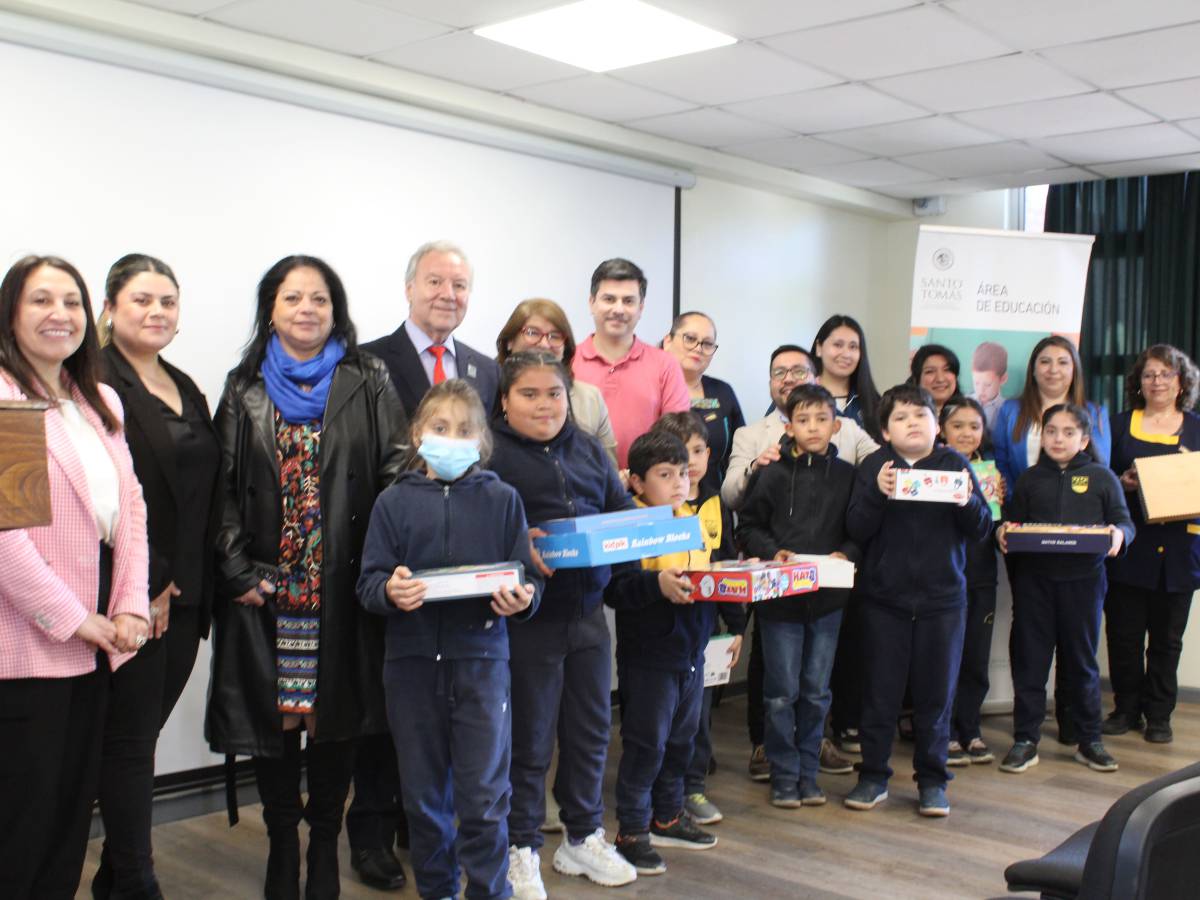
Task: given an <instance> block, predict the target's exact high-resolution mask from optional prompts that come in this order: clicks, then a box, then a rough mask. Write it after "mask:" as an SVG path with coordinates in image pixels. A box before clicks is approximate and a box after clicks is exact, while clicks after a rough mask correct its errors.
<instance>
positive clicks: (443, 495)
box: [358, 379, 541, 898]
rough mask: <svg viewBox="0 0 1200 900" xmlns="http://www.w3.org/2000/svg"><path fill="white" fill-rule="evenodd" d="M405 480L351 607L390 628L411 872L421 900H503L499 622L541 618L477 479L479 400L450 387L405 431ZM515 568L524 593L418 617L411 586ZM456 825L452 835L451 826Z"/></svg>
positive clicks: (386, 499)
mask: <svg viewBox="0 0 1200 900" xmlns="http://www.w3.org/2000/svg"><path fill="white" fill-rule="evenodd" d="M412 440H413V445H414V449H415V451H416V454H417V457H416V459H415V460H414V464H415V468H414V469H413V470H412V471H409V472H406V473H404V474H403V475H401V476H400V478H399V479H397V481H396V483H395V484H394V485H392V486H391V487H389V488H388V489H387V490H385V491H384V492H383V493H382V494H380V495H379V499H378V500H376V502H375V508H374V510H373V511H372V513H371V524H370V527H369V528H368V530H367V538H366V543H365V545H364V547H363V564H362V574H361V576H360V577H359V581H358V596H359V600H360V602H361V603H362V605H363V606H364V607H365V608H366V609H368V610H370V611H371V612H375V613H380V614H383V615H386V616H387V617H388V621H387V644H386V651H385V656H384V670H383V680H384V692H385V697H386V700H387V714H388V724H389V725H390V727H391V732H392V739H393V740H394V741H395V744H396V755H397V758H398V761H399V766H400V781H401V783H402V784H403V785H404V807H405V812H406V813H407V815H408V822H409V835H410V842H411V843H410V846H411V850H412V865H413V871H414V873H415V876H416V881H417V888H418V890H419V891H420V894H421V896H422V897H456V896H458V891H459V862H461V863H462V867H463V869H465V870H466V873H467V893H466V896H468V897H480V898H483V897H487V898H500V897H507V896H508V895H509V889H508V885H507V883H506V882H507V875H508V832H507V825H506V823H507V816H508V804H509V793H510V790H509V782H508V768H509V747H510V734H511V728H512V721H511V716H510V712H509V671H508V654H509V649H508V630H507V628H506V627H505V621H506V619H508V618H509V617H514V618H515V619H527V618H529V616H531V615H532V614H533V612H534V610H535V609H536V607H537V601H538V595H539V593H540V590H541V576H540V574H539V573H538V572H537V570H536V569H535V567H534V563H533V559H532V557H531V555H530V544H529V529H528V526H527V525H526V522H525V511H524V508H523V507H522V505H521V499H520V497H518V496H517V493H516V491H514V490H513V489H512V488H511V487H509V486H508V485H506V484H504V483H503V482H502V481H500V479H499V478H497V477H496V475H495V474H493V473H492V472H488V471H484V470H482V469H480V468H479V467H478V465H477V463H480V462H482V461H485V460H486V458H487V456H488V454H489V452H490V444H491V440H490V435H489V434H488V431H487V426H486V416H485V413H484V410H483V404H482V403H481V402H480V399H479V395H478V394H476V393H475V390H474V388H472V387H471V386H470V385H469V384H468V383H467V382H465V381H462V380H459V379H451V380H449V381H445V382H442V383H441V384H439V385H436V386H435V387H434V388H433V389H431V390H430V391H429V393H428V394H426V395H425V399H424V400H423V401H421V405H420V406H419V407H418V408H417V411H416V415H415V417H414V419H413V426H412ZM506 561H517V562H521V563H522V564H523V565H524V566H525V574H526V578H527V583H525V584H523V585H519V586H518V587H516V588H514V589H512V590H509V589H507V588H505V589H501V590H499V591H496V592H495V593H494V594H492V595H491V596H490V597H479V598H468V599H461V600H450V601H444V602H431V603H429V604H425V603H424V597H425V594H426V585H425V584H424V583H423V582H422V581H421V580H420V579H419V578H415V577H413V575H414V572H416V573H419V571H420V570H422V569H432V568H438V567H442V566H461V565H485V564H490V563H498V562H506ZM456 817H457V819H458V829H457V835H456V833H455V818H456Z"/></svg>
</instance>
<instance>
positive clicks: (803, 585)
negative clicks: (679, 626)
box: [685, 562, 818, 603]
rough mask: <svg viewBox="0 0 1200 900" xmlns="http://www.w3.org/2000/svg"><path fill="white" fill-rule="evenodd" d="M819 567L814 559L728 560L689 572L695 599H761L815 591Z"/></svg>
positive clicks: (744, 600)
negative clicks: (746, 561)
mask: <svg viewBox="0 0 1200 900" xmlns="http://www.w3.org/2000/svg"><path fill="white" fill-rule="evenodd" d="M817 571H818V570H817V564H816V563H811V562H795V563H792V562H786V563H776V562H758V563H743V562H727V563H713V565H712V567H711V568H709V569H708V570H706V571H696V572H687V573H685V574H686V575H687V577H688V578H690V579H691V580H692V584H693V585H694V586H695V588H694V590H693V591H692V599H693V600H712V601H716V602H719V603H758V602H759V601H761V600H773V599H775V598H776V597H791V596H793V595H795V594H807V593H808V592H809V591H815V590H816V589H817Z"/></svg>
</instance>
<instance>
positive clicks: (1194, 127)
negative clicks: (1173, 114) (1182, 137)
mask: <svg viewBox="0 0 1200 900" xmlns="http://www.w3.org/2000/svg"><path fill="white" fill-rule="evenodd" d="M1175 124H1176V125H1178V126H1179V127H1180V128H1182V129H1183V130H1184V131H1186V132H1187V133H1188V134H1194V135H1196V136H1197V137H1200V119H1185V120H1184V121H1182V122H1176V123H1175Z"/></svg>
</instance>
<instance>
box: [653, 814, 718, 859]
mask: <svg viewBox="0 0 1200 900" xmlns="http://www.w3.org/2000/svg"><path fill="white" fill-rule="evenodd" d="M650 843H651V844H652V845H653V846H655V847H678V848H679V849H681V850H710V849H712V848H713V847H715V846H717V836H716V835H715V834H711V833H710V832H707V831H705V830H704V829H703V828H699V827H697V825H696V823H695V822H693V821H692V817H691V816H689V815H688V814H687V813H686V812H681V813H680V814H679V815H677V816H676V817H675V818H674V819H673V820H672V821H670V822H667V823H666V824H665V825H664V824H662V823H660V822H658V821H657V820H655V821H653V822H651V823H650Z"/></svg>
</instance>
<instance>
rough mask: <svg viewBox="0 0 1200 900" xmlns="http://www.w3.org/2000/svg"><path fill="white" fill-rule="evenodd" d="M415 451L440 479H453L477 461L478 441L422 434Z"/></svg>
mask: <svg viewBox="0 0 1200 900" xmlns="http://www.w3.org/2000/svg"><path fill="white" fill-rule="evenodd" d="M417 453H419V454H420V455H421V459H423V460H425V462H427V463H429V468H431V469H433V473H434V474H435V475H437V477H438V478H440V479H442V481H455V480H456V479H458V478H459V477H461V476H462V474H463V472H465V471H467V469H469V468H471V466H473V465H475V463H477V462H479V441H478V440H477V439H476V440H466V439H463V438H448V437H442V435H440V434H423V435H421V444H420V446H418V447H417Z"/></svg>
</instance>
